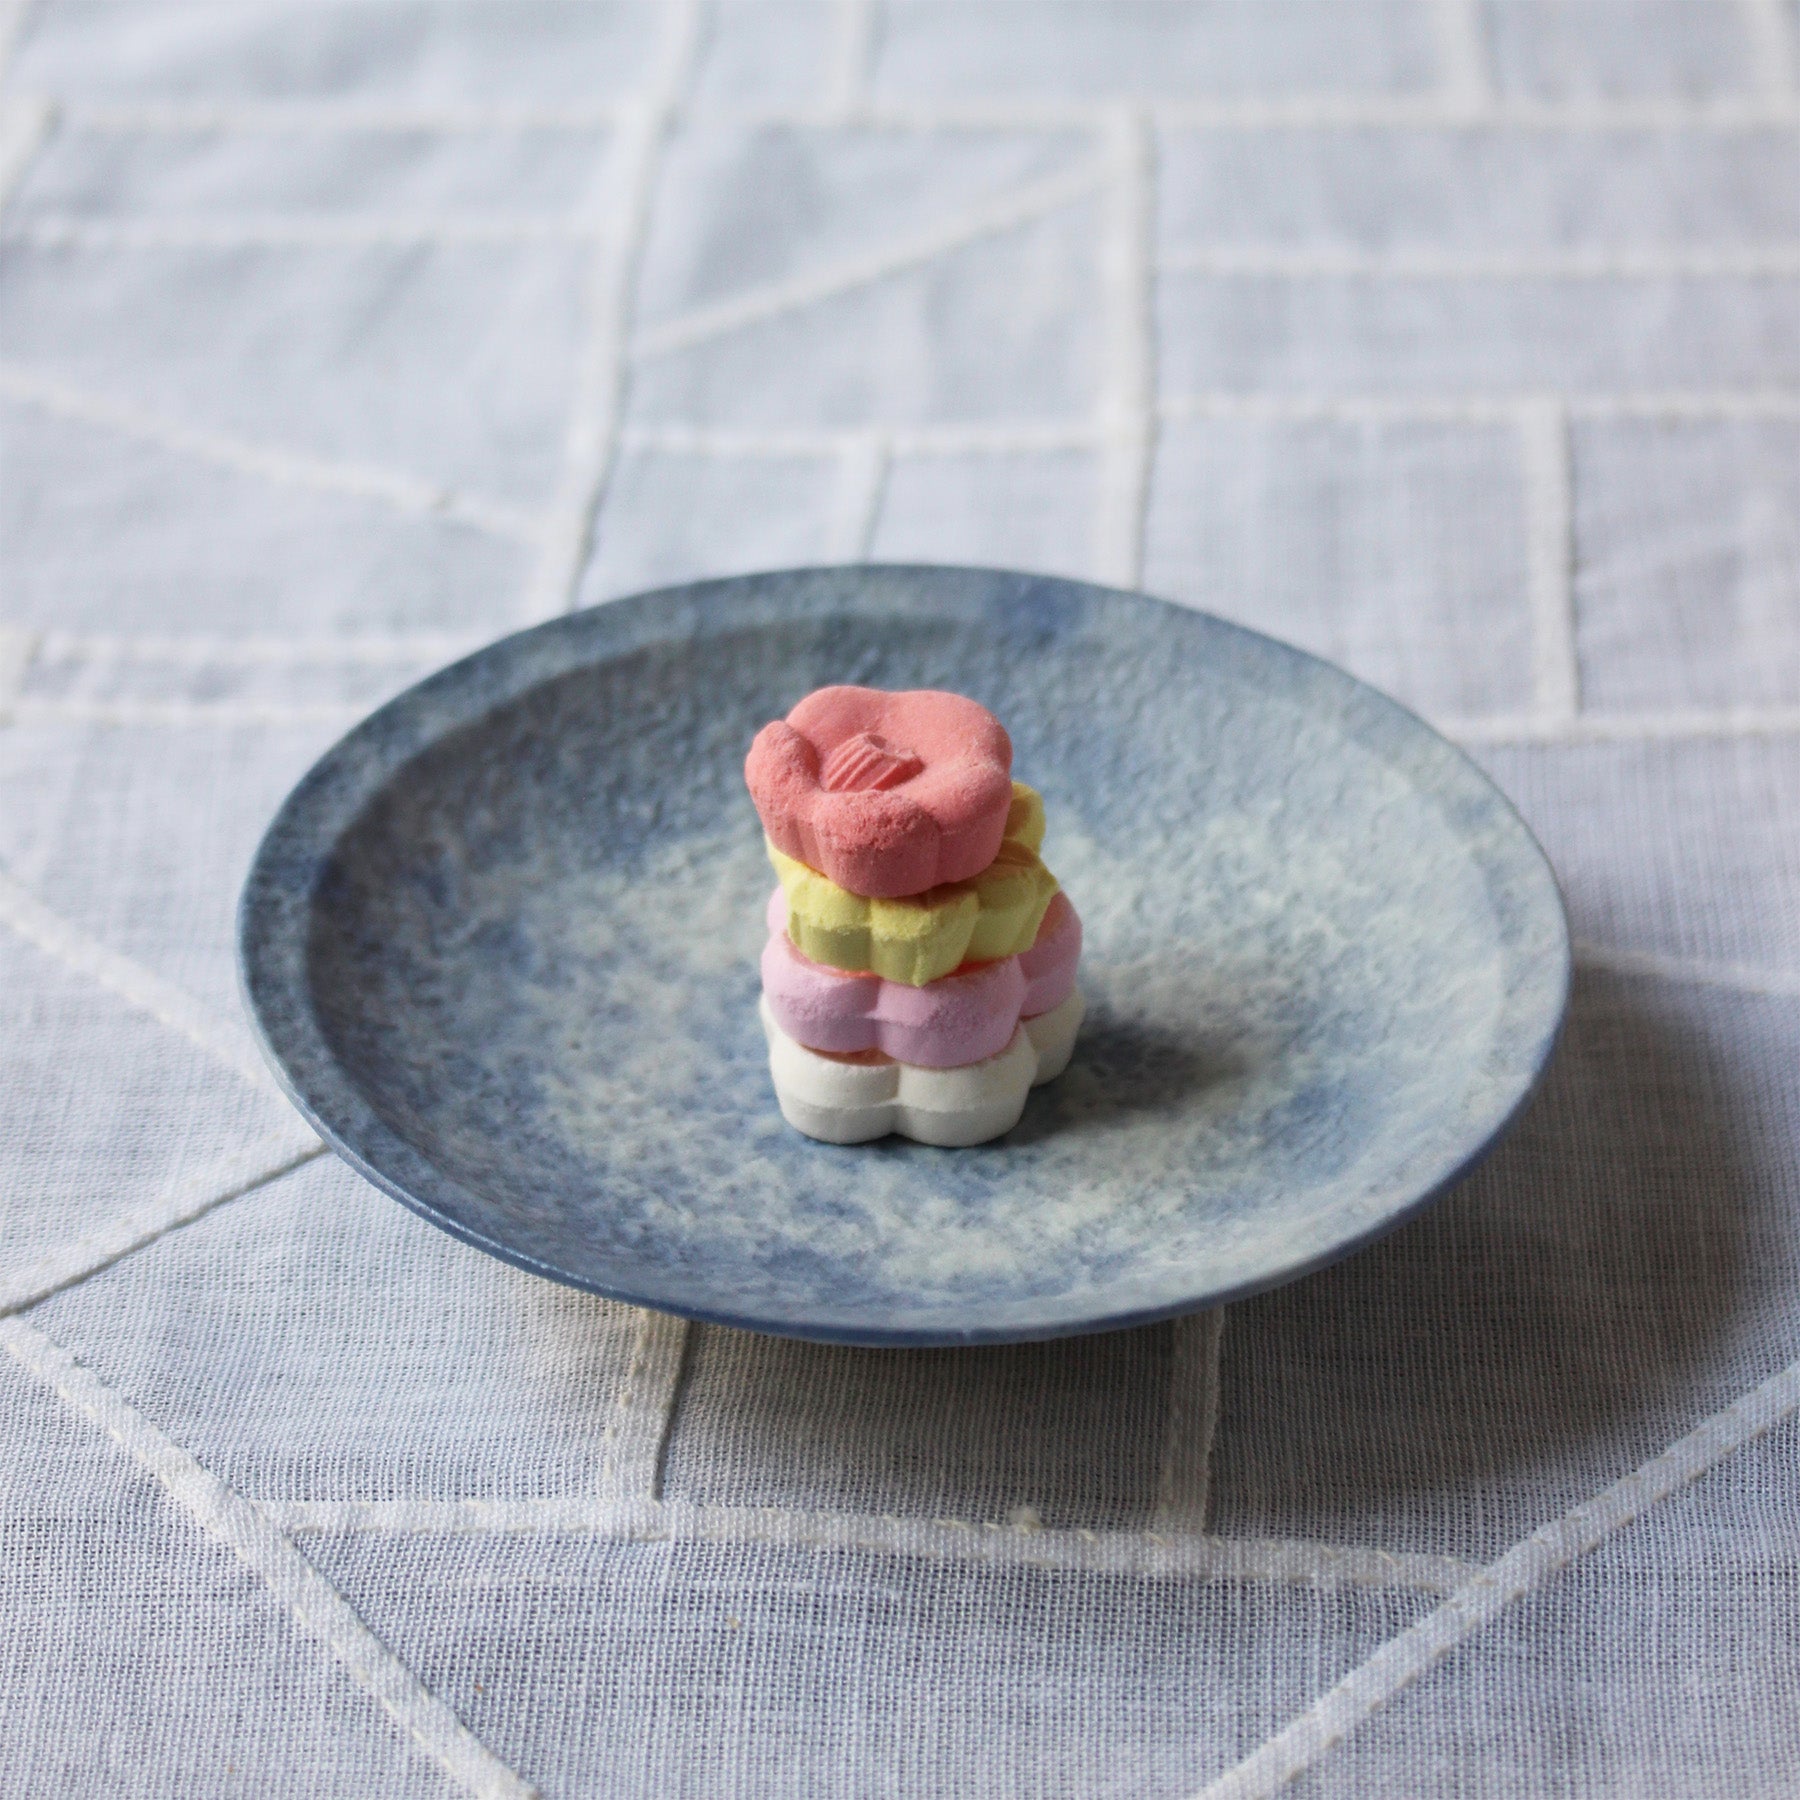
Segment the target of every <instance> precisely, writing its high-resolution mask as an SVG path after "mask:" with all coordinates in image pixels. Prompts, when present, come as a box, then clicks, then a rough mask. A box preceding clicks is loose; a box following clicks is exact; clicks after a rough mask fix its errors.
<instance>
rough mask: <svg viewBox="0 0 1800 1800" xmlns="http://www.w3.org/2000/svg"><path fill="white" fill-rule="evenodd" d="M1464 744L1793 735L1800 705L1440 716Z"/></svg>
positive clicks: (1441, 725)
mask: <svg viewBox="0 0 1800 1800" xmlns="http://www.w3.org/2000/svg"><path fill="white" fill-rule="evenodd" d="M1432 723H1433V724H1434V725H1435V726H1436V728H1437V729H1438V730H1439V731H1441V732H1442V733H1443V734H1444V736H1445V737H1448V738H1454V739H1455V740H1456V742H1457V743H1459V744H1469V745H1484V744H1550V745H1571V744H1628V743H1638V742H1643V741H1649V742H1653V743H1676V742H1681V741H1683V740H1685V739H1688V738H1754V737H1787V736H1790V735H1791V734H1793V733H1794V732H1800V707H1795V706H1768V707H1755V706H1747V707H1727V708H1721V709H1719V710H1717V711H1710V710H1705V709H1697V710H1695V711H1691V712H1689V711H1670V712H1654V713H1593V712H1587V713H1583V714H1581V716H1580V717H1579V718H1574V719H1566V720H1551V719H1542V718H1535V717H1527V718H1519V717H1516V716H1509V715H1500V716H1496V717H1493V718H1488V719H1465V718H1446V717H1437V718H1434V719H1433V721H1432Z"/></svg>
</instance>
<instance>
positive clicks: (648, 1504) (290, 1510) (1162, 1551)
mask: <svg viewBox="0 0 1800 1800" xmlns="http://www.w3.org/2000/svg"><path fill="white" fill-rule="evenodd" d="M259 1504H260V1505H262V1506H263V1507H264V1509H265V1510H266V1511H267V1512H268V1513H269V1515H270V1517H271V1518H273V1519H275V1520H276V1521H277V1522H278V1523H280V1525H281V1526H282V1528H283V1529H284V1530H286V1531H291V1532H310V1531H316V1532H396V1533H402V1532H403V1533H409V1534H415V1535H418V1534H423V1535H436V1534H443V1535H451V1534H459V1533H460V1534H470V1535H479V1534H486V1533H494V1534H516V1535H521V1536H523V1535H545V1536H550V1535H556V1534H559V1533H561V1534H569V1535H583V1534H592V1535H594V1536H599V1537H617V1538H629V1539H637V1540H642V1541H661V1540H664V1539H671V1540H697V1541H705V1542H714V1543H737V1544H778V1545H779V1544H785V1545H793V1546H797V1547H810V1548H815V1549H855V1550H870V1551H876V1552H880V1553H884V1554H889V1555H896V1556H920V1557H929V1558H933V1559H936V1560H939V1561H954V1562H982V1563H993V1564H998V1565H1002V1566H1007V1567H1020V1568H1042V1569H1069V1570H1074V1571H1077V1572H1084V1573H1095V1574H1119V1575H1135V1576H1141V1577H1145V1578H1151V1579H1166V1580H1196V1579H1198V1580H1218V1581H1268V1582H1275V1583H1279V1584H1283V1585H1288V1586H1295V1587H1308V1588H1322V1589H1337V1588H1346V1587H1372V1588H1409V1589H1414V1590H1416V1591H1418V1592H1420V1593H1427V1594H1447V1593H1450V1592H1452V1591H1454V1590H1455V1589H1456V1588H1457V1587H1458V1586H1460V1585H1461V1584H1462V1583H1463V1582H1465V1581H1467V1579H1468V1578H1469V1575H1470V1573H1471V1572H1472V1570H1473V1568H1474V1566H1475V1565H1473V1564H1471V1563H1467V1562H1462V1561H1460V1560H1458V1559H1457V1558H1455V1557H1448V1556H1408V1555H1394V1554H1391V1553H1390V1552H1388V1551H1385V1550H1365V1549H1360V1548H1356V1547H1353V1546H1339V1545H1334V1544H1314V1543H1305V1542H1282V1541H1279V1540H1261V1539H1252V1538H1213V1537H1202V1536H1199V1535H1195V1534H1188V1533H1173V1532H1172V1533H1167V1534H1164V1533H1159V1532H1154V1531H1070V1530H1064V1529H1059V1528H1049V1527H1044V1526H1035V1527H1031V1528H1028V1529H1021V1528H1020V1527H1018V1526H1015V1525H1002V1524H998V1523H983V1524H977V1523H975V1522H973V1521H970V1520H966V1519H903V1518H896V1517H893V1516H891V1515H884V1514H876V1513H828V1512H793V1511H788V1510H786V1509H783V1508H780V1507H739V1506H692V1505H688V1504H685V1503H682V1502H672V1501H662V1502H656V1501H650V1500H638V1501H626V1500H610V1501H609V1500H605V1499H593V1498H588V1497H583V1496H570V1497H569V1498H567V1499H555V1500H282V1501H277V1500H270V1501H263V1502H259Z"/></svg>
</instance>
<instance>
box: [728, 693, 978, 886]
mask: <svg viewBox="0 0 1800 1800" xmlns="http://www.w3.org/2000/svg"><path fill="white" fill-rule="evenodd" d="M744 779H745V781H747V782H748V783H749V786H750V797H751V798H752V799H753V800H754V801H755V802H756V810H757V812H758V813H759V814H760V815H761V817H762V822H763V829H764V830H765V831H766V832H767V833H768V834H769V841H770V842H771V843H772V844H774V846H775V848H776V849H777V850H780V851H783V852H785V853H786V854H787V855H789V856H791V857H794V858H796V859H797V860H798V861H800V862H803V863H806V864H808V865H809V866H810V867H812V868H815V869H817V870H818V871H819V873H820V874H822V875H826V876H829V877H830V879H831V880H833V881H835V882H836V883H837V884H838V886H839V887H841V888H848V889H849V891H850V892H851V893H853V894H862V895H865V896H867V897H868V898H870V899H876V900H894V899H898V898H900V897H901V896H903V895H906V894H922V893H924V892H925V890H926V889H927V888H933V887H936V886H937V885H938V884H939V883H940V882H944V881H965V880H967V879H968V878H969V877H970V876H971V875H979V874H980V873H981V871H982V870H983V869H985V868H986V867H987V866H988V864H989V863H991V862H992V861H993V860H994V857H995V855H996V854H997V853H998V851H999V849H1000V840H1001V838H1002V837H1003V836H1004V835H1005V831H1006V811H1007V808H1008V807H1009V806H1010V805H1011V804H1012V740H1011V739H1010V738H1009V737H1008V736H1007V735H1006V732H1005V729H1004V728H1003V727H1002V726H1001V724H1000V721H999V720H998V719H996V718H995V717H994V715H993V714H992V713H991V712H989V711H988V710H987V708H986V707H985V706H978V705H977V704H976V703H975V702H974V701H973V700H965V699H964V698H963V696H962V695H961V694H944V693H938V692H936V691H934V690H931V689H919V690H917V691H915V692H912V693H904V694H888V693H883V692H882V691H881V690H880V689H879V688H862V687H826V688H820V689H818V690H817V691H816V692H815V693H811V694H808V695H807V697H806V698H805V699H804V700H802V701H801V702H800V704H799V705H798V706H796V707H795V708H794V710H793V711H792V712H791V713H789V714H788V716H787V717H786V719H777V720H776V721H775V723H774V724H772V725H765V726H764V727H763V728H762V730H761V731H759V732H758V733H757V734H756V741H755V742H754V743H753V744H752V745H751V746H750V755H749V757H748V758H747V759H746V760H745V763H744Z"/></svg>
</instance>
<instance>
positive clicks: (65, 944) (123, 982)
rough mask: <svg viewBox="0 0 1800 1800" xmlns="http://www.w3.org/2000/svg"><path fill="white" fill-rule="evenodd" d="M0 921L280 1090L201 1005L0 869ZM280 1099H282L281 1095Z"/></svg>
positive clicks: (245, 1046) (257, 1081)
mask: <svg viewBox="0 0 1800 1800" xmlns="http://www.w3.org/2000/svg"><path fill="white" fill-rule="evenodd" d="M0 925H6V926H10V927H11V928H12V930H13V931H15V932H16V933H17V934H18V935H19V936H20V937H22V938H23V939H24V940H25V941H26V942H27V943H28V944H33V945H35V946H36V947H37V948H38V949H39V950H41V951H43V952H44V954H45V955H46V956H51V957H54V958H55V959H56V960H57V961H58V962H60V963H62V964H64V965H65V966H66V967H68V968H70V969H73V970H74V971H75V972H76V973H77V974H78V975H85V976H86V977H87V978H88V979H89V980H90V981H93V982H96V983H98V985H99V986H101V987H103V988H105V989H107V990H108V992H110V993H113V994H117V995H118V997H119V998H120V999H121V1000H123V1001H125V1002H126V1003H127V1004H128V1005H130V1006H135V1007H136V1008H137V1009H138V1011H139V1012H141V1013H146V1014H148V1015H149V1016H150V1017H151V1018H153V1019H155V1020H156V1021H157V1022H158V1023H159V1024H162V1025H166V1026H168V1028H169V1029H170V1030H171V1031H176V1032H179V1033H180V1034H181V1035H182V1036H183V1037H184V1038H186V1039H187V1040H188V1042H189V1043H191V1044H196V1045H198V1046H199V1048H200V1049H202V1050H204V1051H205V1052H206V1053H207V1054H208V1055H209V1056H212V1057H214V1058H216V1059H217V1060H218V1061H219V1062H221V1063H223V1064H224V1065H225V1067H226V1068H228V1069H232V1070H235V1071H236V1072H237V1073H238V1074H239V1075H241V1076H243V1078H244V1079H245V1080H246V1081H248V1082H249V1083H250V1084H251V1085H252V1086H253V1087H257V1088H261V1089H262V1090H264V1091H265V1092H267V1093H271V1094H276V1095H279V1094H280V1093H281V1089H280V1088H279V1087H278V1086H277V1085H276V1083H275V1078H274V1076H272V1075H271V1074H270V1073H269V1071H268V1069H267V1068H266V1067H265V1066H264V1065H263V1062H262V1059H261V1058H260V1057H258V1056H257V1055H256V1053H255V1051H254V1049H253V1048H252V1046H251V1045H250V1044H249V1043H248V1042H247V1041H246V1040H245V1039H243V1038H240V1037H237V1036H235V1035H233V1034H232V1033H231V1032H230V1031H229V1030H227V1028H226V1027H225V1026H224V1025H223V1024H222V1023H221V1022H220V1021H219V1020H218V1019H217V1018H215V1017H214V1016H213V1014H212V1013H211V1012H209V1011H208V1010H207V1009H206V1008H205V1007H204V1006H202V1005H200V1003H199V1002H198V1001H196V1000H194V999H191V998H190V997H189V996H188V995H187V994H185V993H184V992H182V990H181V989H180V988H178V987H176V986H175V984H174V983H173V982H169V981H165V980H163V978H162V977H161V976H160V975H157V974H155V973H153V972H152V971H151V970H149V969H146V968H145V967H144V966H143V965H142V964H141V963H135V962H133V961H132V960H131V959H130V958H129V957H127V956H121V955H119V953H118V952H117V951H116V950H109V949H108V948H107V947H106V946H105V945H104V944H102V943H100V942H99V941H98V940H97V939H95V938H91V937H89V936H88V935H87V933H86V932H85V931H82V930H80V929H79V928H78V927H77V926H74V925H71V924H70V923H69V921H68V920H67V919H65V918H63V917H62V916H61V915H60V914H58V913H54V912H52V911H51V910H50V908H49V907H47V906H46V905H45V904H44V903H43V901H41V900H40V899H39V898H38V897H37V896H36V895H35V894H33V893H31V892H30V891H29V890H28V889H26V888H24V887H21V886H20V885H19V883H18V882H16V881H15V880H14V879H13V878H12V876H11V875H9V874H8V873H6V871H5V870H3V869H0ZM283 1103H284V1104H285V1098H284V1101H283Z"/></svg>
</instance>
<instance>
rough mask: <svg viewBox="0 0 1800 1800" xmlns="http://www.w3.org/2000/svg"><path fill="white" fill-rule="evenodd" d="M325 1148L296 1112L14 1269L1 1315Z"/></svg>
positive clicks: (1, 1294) (4, 1285) (0, 1280)
mask: <svg viewBox="0 0 1800 1800" xmlns="http://www.w3.org/2000/svg"><path fill="white" fill-rule="evenodd" d="M324 1154H325V1146H324V1145H323V1144H321V1143H320V1142H319V1140H318V1139H317V1138H315V1137H314V1136H313V1135H312V1133H311V1132H310V1131H308V1130H307V1129H306V1127H305V1126H304V1125H302V1124H301V1123H300V1121H299V1119H297V1118H296V1119H295V1120H294V1121H293V1122H292V1124H290V1125H288V1126H286V1127H284V1128H283V1129H282V1130H281V1131H279V1132H277V1133H276V1134H275V1136H274V1137H273V1138H269V1139H265V1140H264V1141H263V1142H262V1143H260V1144H256V1145H253V1146H252V1147H251V1148H250V1149H248V1150H238V1151H234V1152H233V1153H232V1154H231V1155H229V1156H226V1157H222V1158H221V1159H220V1160H219V1161H218V1162H217V1163H216V1164H215V1165H214V1166H213V1167H212V1168H210V1169H208V1170H207V1171H206V1172H205V1173H204V1174H202V1175H200V1176H197V1177H193V1178H191V1179H189V1180H188V1181H187V1182H185V1183H184V1184H183V1185H182V1186H181V1187H180V1188H179V1189H177V1190H176V1191H175V1192H174V1193H170V1194H163V1195H160V1196H159V1197H158V1198H156V1199H154V1200H147V1201H145V1202H143V1203H142V1204H141V1205H138V1206H134V1207H132V1208H130V1210H129V1211H126V1212H122V1213H120V1214H119V1215H118V1216H117V1217H116V1218H112V1219H108V1220H107V1221H106V1223H105V1224H104V1225H100V1226H97V1227H96V1228H95V1229H94V1230H92V1231H89V1232H86V1233H84V1234H83V1235H82V1236H80V1237H78V1238H72V1239H71V1240H70V1241H69V1242H68V1243H66V1244H59V1245H57V1247H56V1248H55V1249H54V1250H52V1251H50V1252H48V1253H47V1254H46V1255H43V1256H40V1257H39V1258H38V1259H37V1260H36V1261H35V1262H31V1263H27V1264H26V1265H25V1266H24V1267H23V1268H19V1269H12V1270H9V1271H7V1273H6V1274H5V1275H4V1277H0V1317H4V1316H5V1315H6V1314H8V1313H15V1312H23V1311H24V1310H25V1308H27V1307H29V1306H36V1305H37V1304H38V1302H39V1301H40V1300H48V1299H49V1298H50V1296H51V1295H52V1294H60V1293H61V1292H62V1291H63V1290H64V1289H65V1288H71V1287H74V1286H75V1285H76V1284H77V1283H78V1282H83V1281H86V1280H87V1279H88V1278H89V1277H90V1276H93V1275H98V1274H99V1273H100V1271H101V1270H102V1269H109V1268H111V1267H112V1265H113V1264H114V1263H116V1262H118V1261H120V1260H121V1259H122V1258H124V1257H126V1256H129V1255H130V1254H131V1253H132V1252H133V1251H134V1250H142V1249H143V1248H144V1247H145V1246H146V1245H147V1244H153V1243H155V1241H156V1240H157V1239H158V1238H160V1237H165V1236H167V1235H168V1233H169V1232H171V1231H174V1230H175V1229H176V1228H177V1227H179V1226H182V1225H191V1224H192V1223H193V1222H194V1220H196V1219H198V1218H202V1217H204V1215H205V1214H207V1213H209V1212H211V1211H213V1209H214V1208H215V1207H219V1206H223V1205H225V1204H226V1203H227V1202H228V1201H231V1200H241V1199H243V1198H244V1197H245V1195H247V1194H253V1193H255V1192H256V1191H257V1190H258V1189H259V1188H264V1187H267V1186H268V1185H269V1183H270V1182H272V1181H278V1180H279V1179H280V1178H281V1177H282V1176H283V1175H290V1174H292V1173H293V1171H294V1170H295V1169H299V1168H303V1167H304V1166H305V1165H306V1164H307V1163H309V1162H312V1161H313V1160H314V1159H315V1158H317V1157H320V1156H323V1155H324Z"/></svg>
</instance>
